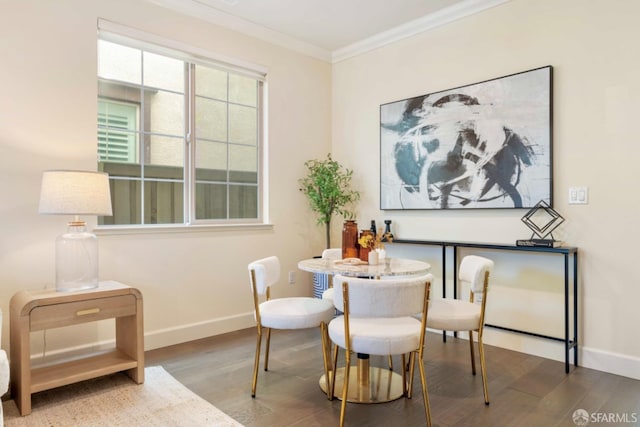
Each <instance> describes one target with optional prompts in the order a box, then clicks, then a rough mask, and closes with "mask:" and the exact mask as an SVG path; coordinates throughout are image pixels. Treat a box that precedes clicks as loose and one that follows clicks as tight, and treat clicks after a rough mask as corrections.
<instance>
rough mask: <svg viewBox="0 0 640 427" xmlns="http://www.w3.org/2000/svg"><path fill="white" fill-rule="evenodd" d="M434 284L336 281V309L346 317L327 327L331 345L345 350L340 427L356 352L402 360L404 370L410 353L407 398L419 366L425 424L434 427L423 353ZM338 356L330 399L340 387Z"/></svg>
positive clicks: (401, 280)
mask: <svg viewBox="0 0 640 427" xmlns="http://www.w3.org/2000/svg"><path fill="white" fill-rule="evenodd" d="M432 279H433V276H431V275H425V276H419V277H415V276H414V277H410V278H388V279H385V280H380V279H364V278H355V277H345V276H341V275H337V276H335V277H334V288H335V289H336V292H335V294H334V306H335V307H336V309H338V310H340V311H342V312H343V313H344V314H343V315H342V316H338V317H336V318H335V319H333V320H332V321H331V322H330V323H329V337H330V338H331V341H332V342H333V343H335V344H336V345H337V346H338V347H340V348H343V349H344V350H345V369H344V380H343V386H342V404H341V407H340V426H343V425H344V422H345V411H346V405H347V397H348V394H349V375H350V370H351V366H350V365H351V354H352V353H360V354H367V355H379V356H387V355H401V357H402V362H403V363H402V365H403V366H404V365H405V362H406V359H405V355H406V354H409V357H410V360H409V366H410V369H409V380H407V374H406V371H405V370H404V369H402V387H403V390H402V391H403V395H404V396H405V397H411V387H412V386H413V381H411V379H412V378H413V370H414V366H415V364H416V363H417V364H418V368H419V371H420V382H421V384H422V393H423V402H424V410H425V417H426V420H427V425H429V426H431V409H430V407H429V396H428V391H427V380H426V376H425V372H424V363H423V353H424V338H425V329H426V319H427V318H428V307H429V290H430V287H431V281H432ZM415 313H421V315H422V320H418V319H416V318H415V317H413V315H414V314H415ZM337 354H338V352H336V353H335V355H334V359H333V370H332V376H333V378H332V380H331V381H330V383H331V389H332V391H331V393H330V395H331V396H333V394H334V390H333V389H334V388H335V383H336V371H337V358H338V356H337ZM416 358H417V360H416ZM362 375H368V374H366V373H365V374H362Z"/></svg>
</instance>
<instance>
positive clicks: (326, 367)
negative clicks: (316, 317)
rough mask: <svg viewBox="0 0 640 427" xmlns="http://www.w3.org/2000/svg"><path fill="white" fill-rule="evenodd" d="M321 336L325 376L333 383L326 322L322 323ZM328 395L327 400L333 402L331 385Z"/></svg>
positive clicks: (327, 391) (328, 388)
mask: <svg viewBox="0 0 640 427" xmlns="http://www.w3.org/2000/svg"><path fill="white" fill-rule="evenodd" d="M320 335H321V337H320V338H321V340H322V362H323V363H324V376H325V378H327V379H328V380H329V381H331V375H330V370H329V365H330V358H331V355H330V352H331V349H330V346H331V344H329V335H328V333H327V324H326V323H324V322H321V323H320ZM326 393H327V399H329V400H332V398H333V394H332V387H331V384H329V386H328V387H327V390H326Z"/></svg>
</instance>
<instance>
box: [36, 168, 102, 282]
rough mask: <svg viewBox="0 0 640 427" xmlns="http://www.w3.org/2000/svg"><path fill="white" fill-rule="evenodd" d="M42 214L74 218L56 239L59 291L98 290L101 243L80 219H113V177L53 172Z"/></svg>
mask: <svg viewBox="0 0 640 427" xmlns="http://www.w3.org/2000/svg"><path fill="white" fill-rule="evenodd" d="M39 213H41V214H54V215H74V220H73V221H70V222H69V223H68V224H67V226H68V229H67V232H66V233H64V234H62V235H60V236H58V238H57V239H56V290H58V291H79V290H83V289H91V288H97V287H98V239H97V237H96V235H95V234H93V233H90V232H88V231H87V224H86V223H85V222H84V221H81V220H80V219H79V216H80V215H113V213H112V210H111V192H110V189H109V175H108V174H106V173H102V172H92V171H70V170H52V171H45V172H43V174H42V188H41V191H40V207H39Z"/></svg>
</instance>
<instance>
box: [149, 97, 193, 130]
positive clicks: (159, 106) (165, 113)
mask: <svg viewBox="0 0 640 427" xmlns="http://www.w3.org/2000/svg"><path fill="white" fill-rule="evenodd" d="M144 122H145V131H146V132H153V133H162V134H166V135H176V136H181V135H184V95H177V94H175V93H170V92H165V91H161V90H160V91H157V92H155V93H151V94H149V95H147V93H145V117H144Z"/></svg>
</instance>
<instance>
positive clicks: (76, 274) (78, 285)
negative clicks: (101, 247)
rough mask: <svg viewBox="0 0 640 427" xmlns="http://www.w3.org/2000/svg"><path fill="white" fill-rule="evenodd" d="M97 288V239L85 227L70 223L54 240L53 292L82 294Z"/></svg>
mask: <svg viewBox="0 0 640 427" xmlns="http://www.w3.org/2000/svg"><path fill="white" fill-rule="evenodd" d="M97 287H98V239H97V237H96V235H95V234H93V233H89V232H87V231H86V228H85V225H84V223H82V224H78V223H70V224H69V229H68V232H67V233H65V234H62V235H61V236H58V238H57V239H56V290H57V291H61V292H68V291H81V290H85V289H93V288H97Z"/></svg>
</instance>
